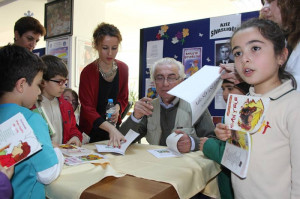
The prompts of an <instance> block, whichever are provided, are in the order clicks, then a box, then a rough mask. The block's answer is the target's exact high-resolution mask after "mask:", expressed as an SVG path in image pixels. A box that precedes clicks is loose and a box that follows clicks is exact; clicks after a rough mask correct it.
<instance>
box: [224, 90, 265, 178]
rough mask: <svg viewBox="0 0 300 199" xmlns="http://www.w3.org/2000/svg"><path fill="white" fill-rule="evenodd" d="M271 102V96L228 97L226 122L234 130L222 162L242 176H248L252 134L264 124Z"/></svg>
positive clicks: (231, 95) (227, 143)
mask: <svg viewBox="0 0 300 199" xmlns="http://www.w3.org/2000/svg"><path fill="white" fill-rule="evenodd" d="M269 103H270V99H269V98H260V97H252V96H245V95H233V94H230V95H229V97H228V102H227V108H226V113H225V124H227V125H228V126H229V128H230V129H232V131H231V138H230V139H228V140H227V142H226V146H225V151H224V154H223V157H222V161H221V163H222V165H224V166H225V167H227V168H228V169H230V170H231V171H232V172H233V173H235V174H236V175H238V176H240V177H241V178H245V177H246V176H247V170H248V165H249V161H250V153H251V134H252V133H255V132H257V131H258V130H259V128H260V127H261V125H262V124H263V121H264V117H265V113H266V111H267V108H268V106H269Z"/></svg>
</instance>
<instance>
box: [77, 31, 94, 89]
mask: <svg viewBox="0 0 300 199" xmlns="http://www.w3.org/2000/svg"><path fill="white" fill-rule="evenodd" d="M96 58H97V53H96V51H95V50H94V49H93V46H92V42H91V41H90V40H88V39H83V38H80V37H76V62H75V68H76V70H75V76H76V78H75V86H76V87H78V86H79V81H80V73H81V71H82V70H83V68H84V67H86V66H87V65H88V64H90V63H91V62H93V61H94V60H95V59H96Z"/></svg>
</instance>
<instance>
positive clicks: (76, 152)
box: [59, 144, 92, 156]
mask: <svg viewBox="0 0 300 199" xmlns="http://www.w3.org/2000/svg"><path fill="white" fill-rule="evenodd" d="M59 149H60V150H61V152H62V153H63V154H64V155H66V156H84V155H89V154H91V153H92V151H91V150H89V149H86V148H82V147H78V146H75V145H69V144H61V145H59Z"/></svg>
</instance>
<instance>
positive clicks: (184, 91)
mask: <svg viewBox="0 0 300 199" xmlns="http://www.w3.org/2000/svg"><path fill="white" fill-rule="evenodd" d="M219 70H220V68H219V67H217V66H208V65H205V66H204V67H203V68H202V69H200V70H199V71H198V72H196V73H195V74H194V75H193V76H191V77H189V78H188V79H186V80H184V81H183V82H181V83H180V84H178V85H177V86H175V87H174V88H173V89H171V90H170V91H169V92H168V93H169V94H170V95H174V96H177V97H179V98H181V99H183V100H185V101H187V102H188V103H190V105H191V110H192V124H194V123H195V122H196V121H197V120H198V118H199V117H200V116H201V115H202V113H203V112H204V110H205V109H206V108H207V107H208V106H209V104H210V102H211V101H212V99H213V98H214V96H215V94H216V92H217V90H218V89H219V88H220V87H221V84H222V81H223V80H222V79H221V78H220V73H219Z"/></svg>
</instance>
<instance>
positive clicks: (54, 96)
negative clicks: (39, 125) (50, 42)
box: [36, 55, 82, 146]
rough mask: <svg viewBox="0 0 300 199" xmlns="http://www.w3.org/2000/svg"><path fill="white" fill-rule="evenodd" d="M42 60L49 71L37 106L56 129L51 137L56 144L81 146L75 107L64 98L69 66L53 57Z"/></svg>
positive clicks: (49, 56)
mask: <svg viewBox="0 0 300 199" xmlns="http://www.w3.org/2000/svg"><path fill="white" fill-rule="evenodd" d="M42 60H43V61H44V63H45V64H46V66H47V70H46V71H45V73H44V75H43V82H42V84H41V86H42V100H41V101H40V102H37V103H36V106H37V107H38V108H39V107H42V108H43V110H44V111H45V114H46V115H47V119H48V121H47V122H48V123H50V124H51V125H52V126H53V128H54V132H55V133H54V134H53V135H52V136H51V139H52V141H53V142H54V143H57V144H73V145H77V146H81V141H82V134H81V132H80V131H79V130H78V128H77V126H76V119H75V115H74V111H73V107H72V105H71V104H70V103H69V102H68V101H66V100H65V99H64V98H63V96H62V94H63V92H64V90H65V88H66V84H67V81H68V79H67V77H68V69H67V66H66V64H65V63H64V62H63V61H62V59H60V58H58V57H55V56H53V55H45V56H42Z"/></svg>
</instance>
